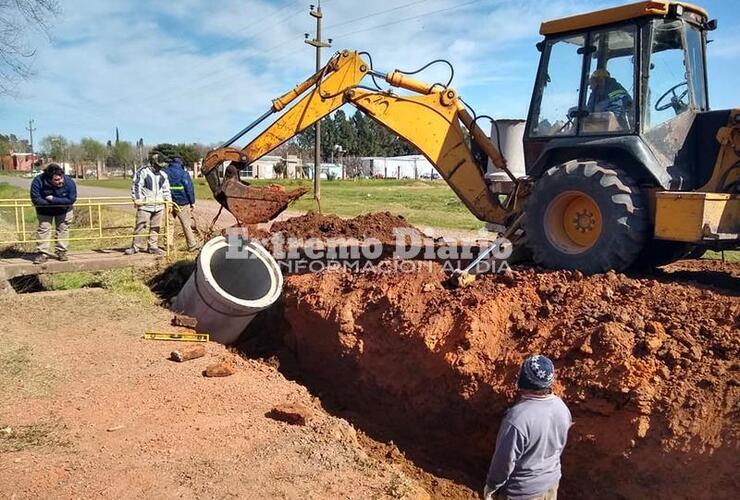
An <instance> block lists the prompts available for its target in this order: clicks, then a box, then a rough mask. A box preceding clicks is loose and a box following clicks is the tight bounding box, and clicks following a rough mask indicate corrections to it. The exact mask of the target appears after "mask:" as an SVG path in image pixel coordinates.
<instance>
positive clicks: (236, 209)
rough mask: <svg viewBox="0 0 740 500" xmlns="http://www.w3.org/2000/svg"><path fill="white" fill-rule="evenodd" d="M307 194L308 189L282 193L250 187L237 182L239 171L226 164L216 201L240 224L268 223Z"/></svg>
mask: <svg viewBox="0 0 740 500" xmlns="http://www.w3.org/2000/svg"><path fill="white" fill-rule="evenodd" d="M307 192H308V188H298V189H293V190H291V191H286V190H285V189H284V188H283V187H282V186H278V185H270V186H266V187H254V186H251V185H249V184H247V183H244V182H242V181H241V180H240V179H239V171H238V170H237V169H236V168H235V167H234V166H233V165H229V166H228V167H227V168H226V171H225V173H224V180H223V182H222V183H221V186H220V192H219V193H218V194H217V195H216V199H218V201H219V202H220V203H221V205H223V206H224V207H226V209H227V210H228V211H229V212H231V213H232V214H233V215H234V217H235V218H236V220H237V221H239V222H240V223H241V224H260V223H263V222H269V221H271V220H272V219H274V218H275V217H277V216H278V215H280V213H281V212H283V211H284V210H285V209H286V208H288V205H290V204H291V203H292V202H294V201H295V200H297V199H298V198H300V197H301V196H303V195H304V194H306V193H307Z"/></svg>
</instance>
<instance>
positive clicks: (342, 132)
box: [334, 109, 357, 151]
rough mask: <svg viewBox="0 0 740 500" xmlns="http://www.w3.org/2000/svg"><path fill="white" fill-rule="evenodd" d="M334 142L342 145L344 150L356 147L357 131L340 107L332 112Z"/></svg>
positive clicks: (351, 149)
mask: <svg viewBox="0 0 740 500" xmlns="http://www.w3.org/2000/svg"><path fill="white" fill-rule="evenodd" d="M334 130H335V133H336V139H335V141H336V142H335V144H337V145H339V146H342V149H343V150H344V151H353V150H355V149H356V145H355V144H356V142H357V133H356V131H355V129H354V127H352V123H351V122H350V121H349V120H348V119H347V115H346V114H345V113H344V111H342V110H341V109H340V110H338V111H337V112H336V113H335V114H334Z"/></svg>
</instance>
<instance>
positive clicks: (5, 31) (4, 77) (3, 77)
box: [0, 0, 60, 95]
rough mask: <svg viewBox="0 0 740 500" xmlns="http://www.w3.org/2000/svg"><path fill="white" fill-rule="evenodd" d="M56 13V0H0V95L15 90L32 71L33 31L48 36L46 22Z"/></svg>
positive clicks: (57, 11) (47, 24)
mask: <svg viewBox="0 0 740 500" xmlns="http://www.w3.org/2000/svg"><path fill="white" fill-rule="evenodd" d="M59 13H60V8H59V3H58V2H57V1H56V0H0V95H3V94H5V95H8V94H13V93H15V89H16V87H17V85H18V83H19V82H21V81H22V80H24V79H26V78H28V77H29V76H31V75H32V74H33V70H32V62H33V57H34V56H35V55H36V50H35V49H34V48H32V47H31V45H30V40H31V39H32V38H33V31H37V32H41V33H42V34H43V35H45V36H46V37H47V38H49V37H50V21H51V20H52V19H53V18H55V17H56V16H57V15H58V14H59Z"/></svg>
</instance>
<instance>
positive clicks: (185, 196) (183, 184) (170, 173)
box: [165, 158, 198, 252]
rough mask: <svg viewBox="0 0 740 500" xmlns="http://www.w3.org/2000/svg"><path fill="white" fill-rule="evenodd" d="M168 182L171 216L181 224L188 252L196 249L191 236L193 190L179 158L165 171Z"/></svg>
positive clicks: (195, 242)
mask: <svg viewBox="0 0 740 500" xmlns="http://www.w3.org/2000/svg"><path fill="white" fill-rule="evenodd" d="M165 172H167V178H168V179H169V181H170V191H171V192H172V201H173V202H174V207H173V208H174V211H175V213H174V214H173V215H174V216H175V217H177V218H178V219H179V220H180V224H182V232H183V234H185V241H186V243H187V244H188V251H189V252H192V251H195V250H197V249H198V242H197V241H195V236H194V235H193V210H194V209H195V189H194V188H193V180H192V179H191V178H190V174H189V173H188V171H187V170H185V167H184V166H183V164H182V160H181V159H180V158H174V159H173V160H172V161H171V162H170V164H169V165H168V166H167V168H166V169H165Z"/></svg>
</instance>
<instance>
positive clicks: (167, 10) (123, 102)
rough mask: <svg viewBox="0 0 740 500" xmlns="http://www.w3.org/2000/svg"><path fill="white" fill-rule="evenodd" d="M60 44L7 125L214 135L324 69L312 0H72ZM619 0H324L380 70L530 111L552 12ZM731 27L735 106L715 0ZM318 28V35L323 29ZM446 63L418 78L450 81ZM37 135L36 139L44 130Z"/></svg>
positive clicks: (516, 111)
mask: <svg viewBox="0 0 740 500" xmlns="http://www.w3.org/2000/svg"><path fill="white" fill-rule="evenodd" d="M61 3H62V7H63V14H62V16H61V17H60V18H59V19H58V20H57V22H56V25H55V27H54V29H53V33H52V41H51V43H49V42H48V41H47V40H44V39H43V38H40V37H39V38H38V39H37V40H34V43H36V45H37V47H38V50H37V54H36V57H35V60H34V62H33V67H34V70H35V72H36V74H35V75H34V76H33V77H32V78H31V79H30V80H29V81H28V82H26V83H24V84H23V85H22V86H21V87H20V88H19V89H18V90H19V95H18V96H17V97H7V96H0V133H15V134H16V135H19V136H23V137H25V136H26V135H27V132H26V130H25V127H26V125H27V123H28V119H29V118H33V119H34V120H35V126H36V127H37V131H36V133H35V137H37V138H38V139H40V138H41V137H43V136H45V135H48V134H57V133H58V134H63V135H65V136H66V137H68V138H70V139H74V140H79V139H80V138H81V137H88V136H89V137H93V138H95V139H98V140H101V141H105V140H108V139H111V138H113V136H114V133H115V127H116V126H118V127H119V129H120V133H121V138H122V139H125V140H130V141H135V140H137V139H138V138H139V137H142V138H143V139H144V141H145V142H146V143H148V144H154V143H157V142H203V143H215V142H218V141H221V140H224V139H226V138H228V137H229V136H231V135H233V133H235V132H236V131H238V130H239V129H241V128H242V127H243V126H244V125H245V124H247V123H249V122H250V121H252V120H253V119H254V118H256V117H257V116H259V115H260V114H262V113H263V112H264V111H266V110H267V109H268V108H269V106H270V101H271V99H273V98H274V97H276V96H277V95H279V94H281V93H283V92H285V91H286V90H288V89H290V88H292V87H293V86H294V85H296V84H297V83H298V82H299V81H301V80H303V79H304V78H305V77H306V76H307V75H309V74H310V73H312V72H313V69H314V64H315V59H314V57H315V56H314V52H313V48H312V47H310V46H308V45H306V44H305V43H304V42H303V33H313V31H314V27H315V20H314V18H313V17H310V16H309V15H308V5H309V3H310V2H308V1H307V2H304V1H295V0H274V1H266V0H222V1H219V2H209V1H206V0H177V1H175V2H172V1H163V0H154V1H144V0H131V1H128V2H124V1H120V0H105V1H101V2H90V1H89V0H61ZM620 3H623V2H618V1H617V2H615V1H611V0H604V1H588V0H519V1H515V0H458V1H451V0H421V1H419V0H416V1H414V0H392V1H391V0H375V1H373V2H369V1H364V2H358V1H356V0H325V1H324V2H323V3H322V8H323V11H324V38H332V39H333V44H332V45H333V47H332V48H331V49H328V50H326V49H325V50H324V60H326V59H327V58H328V57H329V56H330V55H331V53H332V52H333V51H335V50H338V49H343V48H349V49H357V50H366V51H369V52H370V53H371V54H372V56H373V59H374V62H375V67H376V68H377V69H380V70H383V71H389V70H392V69H395V68H401V69H415V68H417V67H420V66H422V65H423V64H425V63H426V62H428V61H430V60H432V59H437V58H445V59H448V60H450V61H451V62H452V63H453V65H454V66H455V79H454V81H453V84H452V85H453V86H454V87H455V88H456V89H457V90H458V91H459V92H460V94H461V95H462V96H463V97H464V98H465V99H466V100H467V101H468V102H469V103H470V104H471V105H473V107H474V108H475V109H476V110H477V111H478V112H479V113H486V114H490V115H492V116H494V117H497V118H518V117H524V116H525V115H526V110H527V106H528V102H529V98H530V94H531V91H532V80H533V77H534V73H535V70H536V66H537V61H538V56H539V53H538V52H537V51H536V49H535V47H534V44H535V43H536V42H537V41H538V40H540V39H541V37H540V36H539V35H538V29H539V24H540V22H541V21H542V20H546V19H551V18H555V17H560V16H563V15H568V14H573V13H578V12H583V11H588V10H593V9H597V8H600V7H607V6H613V5H616V4H620ZM699 3H701V5H702V6H704V7H705V8H707V9H708V10H709V12H710V15H711V16H712V17H713V18H717V19H718V20H719V28H718V30H717V31H715V32H713V33H712V35H711V38H713V39H714V40H715V41H714V42H713V43H711V44H710V45H709V49H708V52H709V78H710V82H709V83H710V102H711V105H712V107H713V108H715V109H719V108H727V107H732V106H737V105H739V104H740V103H738V102H737V101H736V97H735V96H736V92H735V88H734V87H735V85H736V78H737V67H738V62H740V35H738V33H740V13H739V12H738V10H740V9H738V6H739V5H740V4H738V2H737V1H735V0H704V1H703V2H699ZM312 36H313V35H312ZM446 74H447V73H446V69H444V68H443V67H442V66H439V67H434V68H431V69H430V70H429V71H427V72H425V73H424V74H422V75H419V77H420V78H421V79H424V80H426V81H432V82H433V81H446ZM38 139H37V140H38Z"/></svg>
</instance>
